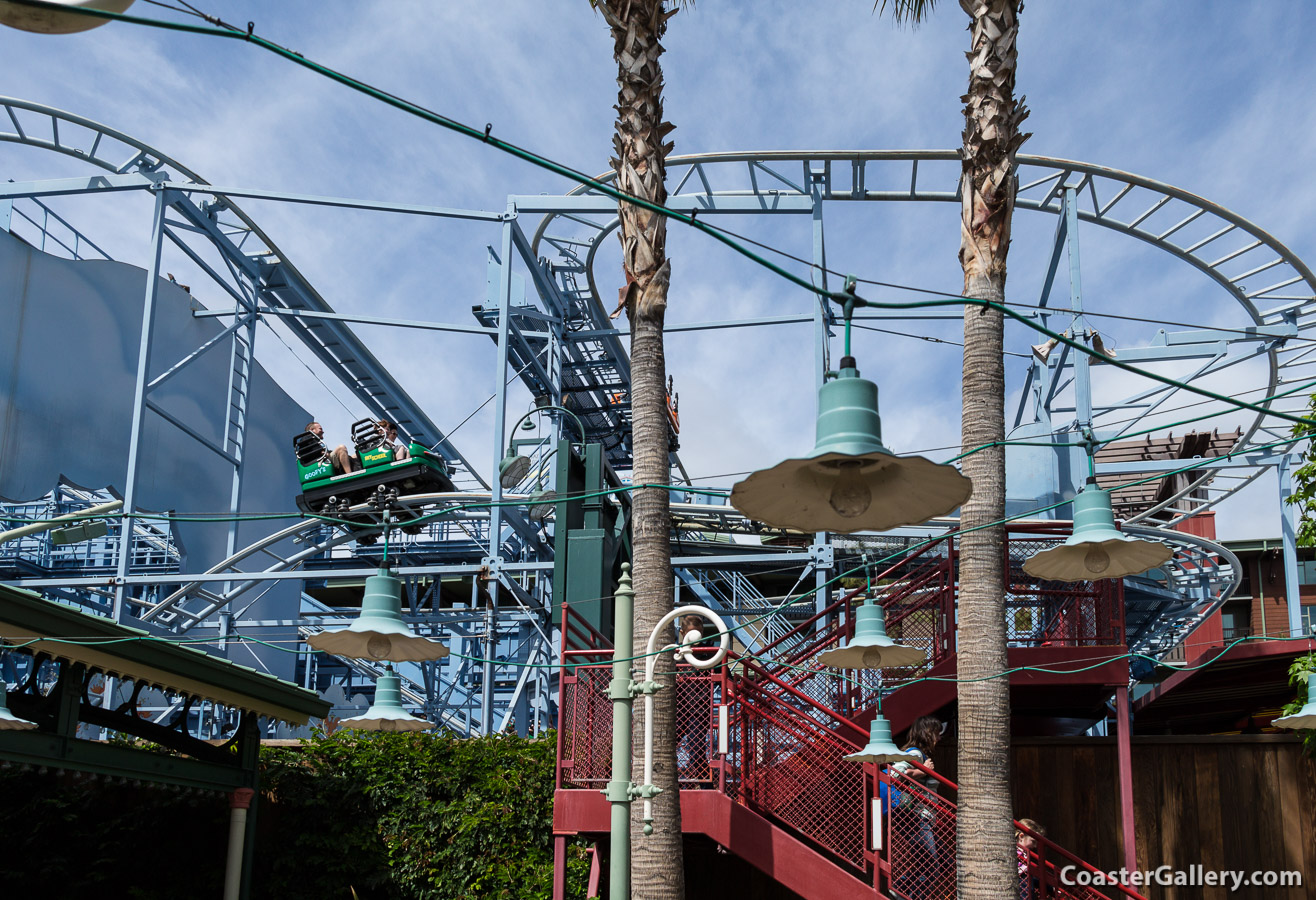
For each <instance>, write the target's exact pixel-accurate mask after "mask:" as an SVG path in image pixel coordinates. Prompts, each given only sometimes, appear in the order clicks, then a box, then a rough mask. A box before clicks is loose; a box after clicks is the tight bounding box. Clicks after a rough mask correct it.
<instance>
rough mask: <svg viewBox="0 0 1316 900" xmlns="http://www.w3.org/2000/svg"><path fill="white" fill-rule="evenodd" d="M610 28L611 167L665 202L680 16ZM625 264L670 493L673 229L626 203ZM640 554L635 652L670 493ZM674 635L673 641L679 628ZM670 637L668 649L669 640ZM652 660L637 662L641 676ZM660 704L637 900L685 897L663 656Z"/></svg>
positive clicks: (624, 20)
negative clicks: (668, 38)
mask: <svg viewBox="0 0 1316 900" xmlns="http://www.w3.org/2000/svg"><path fill="white" fill-rule="evenodd" d="M598 6H599V9H600V11H601V12H602V13H603V17H604V19H605V20H606V21H607V23H608V26H609V27H610V28H611V29H612V37H613V55H614V57H615V58H616V60H617V87H618V92H617V127H616V135H615V136H614V138H613V146H614V148H615V150H616V154H617V157H616V159H614V160H613V161H612V163H613V167H614V169H615V170H616V172H617V187H618V188H619V189H621V190H622V191H625V192H626V193H628V194H632V195H634V196H638V197H643V198H645V199H646V200H651V201H653V202H654V203H665V202H666V200H667V189H666V186H665V185H664V179H665V176H666V163H665V159H666V156H667V154H668V153H669V152H670V151H671V149H672V145H671V144H670V143H666V142H665V141H664V138H665V137H666V136H667V134H668V133H669V132H670V131H671V130H672V126H671V125H670V124H668V123H666V122H664V121H663V101H662V90H663V73H662V65H661V63H660V61H659V57H660V56H661V55H662V52H663V47H662V44H661V43H659V41H660V39H661V38H662V36H663V33H664V32H665V31H666V28H667V19H668V18H669V17H670V16H671V15H672V14H673V12H674V10H667V9H664V3H663V0H602V2H600V3H599V4H598ZM619 216H620V218H621V243H622V262H623V265H624V267H625V270H626V280H627V286H626V288H625V289H624V291H623V305H624V306H625V308H626V313H627V315H628V316H629V318H630V323H631V420H632V436H631V449H632V453H633V456H634V469H633V472H632V477H633V478H634V482H635V484H666V483H667V482H668V480H669V478H670V474H671V468H670V465H669V463H668V430H667V385H666V381H667V367H666V363H665V359H664V356H663V321H664V318H665V315H666V312H667V285H668V276H669V273H670V271H671V269H670V266H669V263H668V261H667V255H666V240H667V220H666V219H664V218H663V217H662V216H659V215H657V214H655V213H652V212H649V211H647V210H644V209H640V208H637V207H635V206H631V205H628V204H626V203H621V204H619ZM632 503H633V504H634V506H633V509H632V516H631V550H632V555H633V558H634V568H633V573H634V574H633V577H634V585H635V644H636V647H637V648H638V647H643V646H644V643H645V641H646V640H647V639H648V637H649V634H650V633H651V632H652V631H653V629H654V626H655V625H657V623H658V620H659V619H660V618H662V617H663V616H664V615H665V614H666V613H668V612H669V611H670V610H671V609H672V605H673V603H672V601H673V597H672V591H673V587H672V583H673V579H672V559H671V515H670V510H669V506H668V493H667V491H666V490H663V489H659V488H647V489H642V490H637V491H635V492H634V494H633V495H632ZM673 634H675V632H674V631H673ZM666 637H667V636H663V638H660V644H659V646H661V645H662V643H667V640H666ZM642 666H643V662H642V661H638V660H637V663H636V668H637V669H641V668H642ZM657 673H658V676H657V680H658V681H659V683H661V684H662V685H663V688H662V689H661V690H660V691H659V692H658V694H657V695H656V696H655V698H654V723H653V727H654V740H653V750H654V763H653V775H654V777H653V782H654V785H655V786H657V787H658V788H660V789H661V790H662V793H661V794H659V795H658V796H657V797H655V798H654V802H653V815H654V822H653V834H651V835H645V834H644V833H643V831H642V829H641V822H640V818H641V804H639V803H636V804H634V805H633V806H632V815H631V844H632V849H631V860H632V863H631V867H632V875H631V890H632V894H633V896H634V897H635V898H637V900H641V898H642V900H684V898H685V871H684V862H683V854H682V846H681V805H680V796H681V795H680V786H679V784H678V782H677V766H676V742H675V732H676V702H675V700H676V697H675V693H676V692H675V674H674V664H673V661H672V658H671V655H670V654H666V653H665V654H663V655H662V656H660V657H659V659H658V666H657ZM636 709H637V715H636V717H635V722H634V732H633V736H634V748H635V753H634V755H633V758H634V760H635V772H634V775H633V780H634V781H635V782H636V783H637V784H639V783H641V782H642V781H643V770H642V769H641V768H640V763H641V759H642V754H643V734H644V731H643V718H642V715H643V714H642V713H640V712H639V710H640V704H636Z"/></svg>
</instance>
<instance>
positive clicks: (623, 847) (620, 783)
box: [603, 563, 635, 900]
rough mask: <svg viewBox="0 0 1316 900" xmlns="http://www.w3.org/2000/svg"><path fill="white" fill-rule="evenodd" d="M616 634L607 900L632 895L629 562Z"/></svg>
mask: <svg viewBox="0 0 1316 900" xmlns="http://www.w3.org/2000/svg"><path fill="white" fill-rule="evenodd" d="M615 596H616V606H615V612H616V619H615V630H616V637H615V639H614V641H613V657H612V684H611V685H609V687H608V696H609V697H611V698H612V780H611V781H609V782H608V789H607V790H606V791H604V792H603V796H605V797H607V798H608V802H609V803H610V804H612V828H611V840H610V843H611V847H610V848H609V849H610V852H609V858H608V860H609V862H608V868H609V874H608V897H609V900H630V897H631V702H632V695H631V657H632V656H634V655H635V653H634V646H635V644H634V640H633V637H632V628H633V625H632V614H633V610H634V606H635V591H633V590H632V589H631V566H630V563H622V564H621V582H620V583H619V584H618V585H617V593H616V595H615Z"/></svg>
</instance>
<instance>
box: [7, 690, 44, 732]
mask: <svg viewBox="0 0 1316 900" xmlns="http://www.w3.org/2000/svg"><path fill="white" fill-rule="evenodd" d="M36 727H37V723H36V722H29V721H28V720H27V719H20V718H19V717H18V716H16V715H14V714H13V713H11V712H10V711H9V705H8V704H7V703H6V702H5V686H4V682H0V731H32V730H33V729H34V728H36Z"/></svg>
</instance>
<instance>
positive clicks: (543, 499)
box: [527, 490, 557, 522]
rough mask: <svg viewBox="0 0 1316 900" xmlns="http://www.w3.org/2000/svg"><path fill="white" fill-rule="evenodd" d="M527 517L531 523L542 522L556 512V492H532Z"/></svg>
mask: <svg viewBox="0 0 1316 900" xmlns="http://www.w3.org/2000/svg"><path fill="white" fill-rule="evenodd" d="M527 506H528V507H529V509H528V512H527V515H529V516H530V521H532V522H543V521H545V520H547V519H548V517H549V516H551V515H553V513H554V512H556V511H557V491H554V490H548V491H542V490H540V491H532V492H531V494H530V501H529V503H527Z"/></svg>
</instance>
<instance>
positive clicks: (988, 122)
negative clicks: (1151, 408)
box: [879, 0, 1028, 900]
mask: <svg viewBox="0 0 1316 900" xmlns="http://www.w3.org/2000/svg"><path fill="white" fill-rule="evenodd" d="M935 2H936V0H927V2H913V0H910V2H905V3H897V2H892V4H891V5H892V14H893V16H894V17H895V19H896V20H897V21H902V20H904V21H911V22H918V21H920V20H922V19H923V18H924V17H925V16H926V15H927V14H928V13H929V12H931V9H932V6H933V5H934V4H935ZM879 6H880V8H881V9H886V7H887V0H881V2H880V4H879ZM960 8H961V9H963V10H964V12H965V13H967V14H968V16H969V19H970V20H971V24H970V26H969V32H970V35H971V39H970V50H969V53H968V58H969V90H968V92H967V93H966V94H965V95H964V96H963V97H962V98H961V99H962V100H963V101H964V135H963V137H964V145H963V148H962V150H961V152H960V165H961V175H960V195H961V207H960V266H961V267H962V268H963V270H964V296H966V297H973V298H976V299H979V300H990V301H995V302H996V303H1002V302H1004V300H1005V260H1006V255H1007V254H1008V252H1009V250H1010V220H1011V217H1012V216H1013V213H1014V200H1015V189H1016V182H1015V175H1014V165H1015V154H1016V153H1017V152H1018V150H1019V147H1020V145H1021V144H1023V142H1024V141H1025V140H1026V139H1027V138H1028V135H1026V134H1022V133H1020V131H1019V125H1020V124H1021V123H1022V122H1023V120H1024V119H1025V118H1026V117H1027V115H1028V111H1027V110H1026V109H1025V108H1024V105H1023V101H1022V99H1019V100H1016V99H1015V96H1014V83H1015V66H1016V63H1017V61H1018V55H1019V54H1018V46H1017V44H1016V38H1017V37H1018V32H1019V21H1018V19H1019V12H1020V10H1022V9H1023V3H1022V2H1021V0H960ZM1004 350H1005V347H1004V317H1003V316H1002V315H1001V313H1000V312H998V311H996V310H992V309H986V308H982V307H966V309H965V313H964V369H963V377H962V383H961V397H962V403H963V406H962V411H961V425H960V434H961V440H962V442H963V445H964V449H966V450H968V449H973V448H976V447H982V446H985V445H991V446H989V447H988V448H987V449H985V450H981V451H979V452H977V453H974V454H971V455H970V456H967V457H965V458H964V462H963V464H962V465H963V472H964V474H965V475H967V476H968V477H969V478H970V479H972V481H973V495H972V496H971V497H970V498H969V500H968V502H967V503H965V504H964V507H963V508H962V509H961V510H960V527H961V530H962V531H963V532H964V534H963V535H962V536H961V537H960V571H959V664H958V665H959V677H960V679H961V684H960V687H959V760H958V767H959V777H960V790H959V815H958V821H957V823H956V825H957V830H958V842H957V846H956V862H957V868H958V873H959V874H958V879H959V883H958V896H959V897H961V898H964V900H998V898H1000V897H1012V896H1015V895H1016V894H1017V891H1018V873H1017V870H1016V868H1015V863H1014V850H1013V847H1014V827H1013V822H1012V819H1013V811H1012V808H1011V802H1010V683H1009V680H1008V679H1006V678H1002V677H999V675H1000V673H1001V672H1004V671H1005V669H1006V668H1007V667H1008V663H1007V659H1008V650H1007V647H1006V642H1005V573H1004V571H1003V565H1004V558H1005V543H1004V541H1005V530H1004V528H1003V527H1002V526H999V525H998V526H996V527H983V526H985V525H988V524H989V523H992V522H999V521H1000V520H1001V519H1003V518H1004V517H1005V450H1004V448H1003V447H1002V446H1001V445H1000V444H999V443H997V442H1000V441H1003V440H1005V353H1004ZM975 529H976V530H975Z"/></svg>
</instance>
